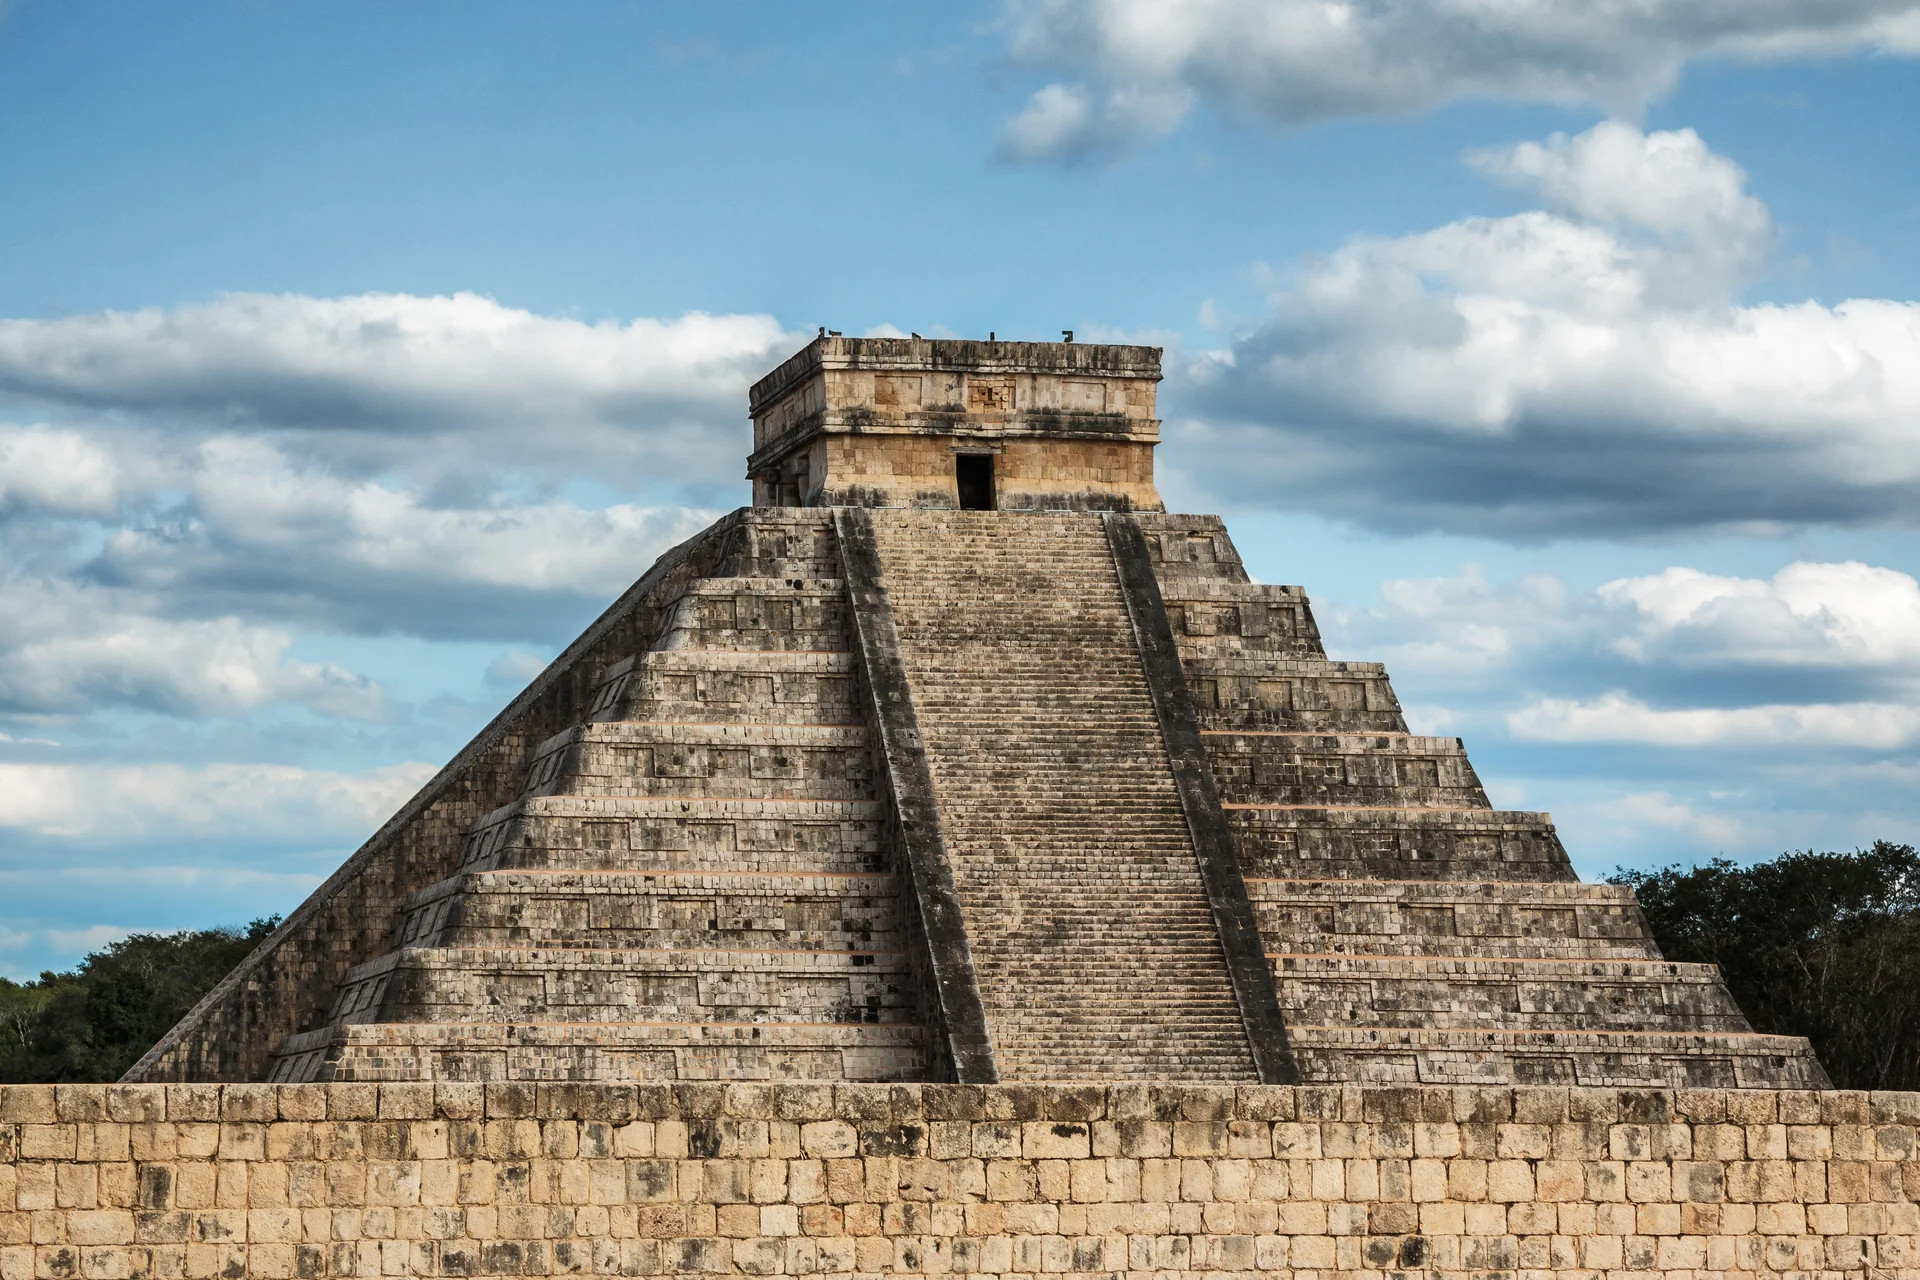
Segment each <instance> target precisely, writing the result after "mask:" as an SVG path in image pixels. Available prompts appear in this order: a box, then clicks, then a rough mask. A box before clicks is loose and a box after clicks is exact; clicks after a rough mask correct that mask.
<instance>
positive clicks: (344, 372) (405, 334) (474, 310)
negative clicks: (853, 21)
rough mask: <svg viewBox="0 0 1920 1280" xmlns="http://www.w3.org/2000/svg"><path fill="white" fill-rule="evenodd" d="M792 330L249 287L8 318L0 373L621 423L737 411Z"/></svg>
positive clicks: (282, 417) (34, 388)
mask: <svg viewBox="0 0 1920 1280" xmlns="http://www.w3.org/2000/svg"><path fill="white" fill-rule="evenodd" d="M795 340H796V336H795V335H793V334H790V333H788V332H787V331H785V330H784V329H782V328H781V327H780V325H779V324H778V323H777V322H776V321H775V320H774V319H773V318H772V317H771V316H765V315H722V316H714V315H704V314H700V313H693V314H689V315H685V316H681V317H679V318H677V319H672V320H658V319H646V318H643V319H638V320H632V321H629V322H627V323H625V324H620V323H616V322H612V321H608V322H602V323H598V324H590V323H587V322H585V321H581V320H575V319H571V318H567V317H560V316H542V315H536V314H534V313H533V312H530V311H524V310H520V309H518V308H514V307H508V306H503V305H502V304H500V303H498V302H496V301H494V300H493V299H491V298H486V297H482V296H480V295H478V294H472V293H457V294H454V295H452V296H451V297H418V296H414V295H411V294H394V293H371V294H362V295H359V296H356V297H347V298H312V297H305V296H302V295H298V294H247V293H236V294H228V295H226V296H224V297H222V298H220V299H218V300H216V301H214V302H210V303H205V304H201V305H197V306H185V307H177V308H172V309H160V308H150V309H147V310H143V311H132V312H121V311H107V312H98V313H94V314H90V315H81V316H72V317H68V318H65V319H59V320H0V390H5V391H10V392H13V393H15V394H18V395H23V396H31V397H34V398H37V399H41V400H47V401H53V402H58V403H65V404H80V405H87V406H92V407H97V408H111V409H119V410H130V411H134V412H154V411H161V410H166V411H174V412H178V413H182V414H189V415H193V416H194V417H196V418H201V419H206V420H212V421H218V422H224V423H228V424H231V425H253V426H276V427H295V428H300V429H303V430H312V429H316V428H321V427H372V428H377V429H380V430H392V429H395V428H404V427H418V428H435V427H442V426H449V425H453V426H458V425H461V424H467V423H473V422H506V423H511V424H521V425H527V426H533V425H536V424H539V423H542V422H551V421H560V422H579V421H589V420H591V421H604V422H616V423H623V422H630V421H633V420H635V419H636V418H637V417H642V416H644V415H646V414H648V413H650V412H653V411H657V410H659V409H661V408H663V407H669V408H670V407H672V406H675V405H679V404H703V405H721V406H724V407H726V408H729V409H732V410H734V411H736V412H738V411H740V410H741V409H742V408H743V407H744V391H745V388H746V384H747V381H748V380H750V379H751V378H753V377H757V376H758V375H759V374H760V373H763V372H765V368H766V365H767V361H768V358H769V357H770V356H774V355H784V354H785V348H786V347H787V346H789V345H792V344H793V342H794V341H795Z"/></svg>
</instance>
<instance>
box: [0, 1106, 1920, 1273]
mask: <svg viewBox="0 0 1920 1280" xmlns="http://www.w3.org/2000/svg"><path fill="white" fill-rule="evenodd" d="M1916 1125H1920V1094H1905V1093H1901V1094H1863V1093H1848V1092H1837V1091H1836V1092H1824V1093H1814V1092H1805V1093H1797V1092H1796V1093H1788V1092H1780V1093H1775V1092H1766V1091H1753V1090H1749V1091H1719V1090H1714V1091H1701V1092H1678V1093H1672V1092H1629V1091H1618V1090H1581V1089H1572V1090H1568V1089H1474V1088H1462V1089H1384V1088H1372V1089H1363V1088H1351V1087H1349V1088H1333V1087H1328V1088H1316V1087H1303V1088H1287V1087H1267V1086H1261V1087H1248V1088H1241V1089H1237V1090H1236V1089H1229V1088H1201V1087H1180V1086H1151V1085H1132V1086H1112V1087H1104V1086H1086V1087H1027V1086H1015V1085H988V1086H968V1085H908V1086H884V1085H836V1086H822V1085H806V1084H792V1085H762V1084H752V1085H717V1084H716V1085H673V1086H647V1085H642V1086H631V1087H630V1086H602V1085H592V1086H568V1085H547V1086H533V1085H377V1086H376V1085H284V1086H271V1085H224V1086H221V1085H117V1086H95V1085H74V1086H60V1087H57V1088H55V1087H47V1086H25V1085H22V1086H7V1087H0V1277H4V1280H27V1278H28V1277H60V1276H102V1277H123V1276H146V1275H152V1276H219V1277H240V1276H249V1275H252V1276H327V1275H396V1274H427V1275H481V1274H485V1275H499V1274H504V1275H520V1274H526V1275H546V1274H558V1273H597V1274H630V1275H654V1274H665V1273H681V1274H684V1273H690V1272H699V1273H723V1274H747V1275H767V1274H813V1273H865V1274H875V1275H878V1274H894V1275H899V1274H934V1273H947V1272H985V1273H989V1274H995V1275H998V1274H1008V1273H1020V1274H1042V1273H1046V1274H1061V1273H1089V1274H1091V1273H1101V1274H1112V1273H1119V1272H1129V1273H1140V1274H1145V1273H1150V1272H1151V1273H1157V1274H1163V1275H1164V1274H1177V1273H1186V1272H1193V1273H1198V1272H1209V1273H1216V1272H1228V1271H1253V1270H1259V1271H1271V1272H1290V1273H1292V1274H1293V1275H1295V1276H1296V1277H1299V1278H1300V1280H1319V1278H1320V1277H1329V1278H1330V1277H1331V1276H1333V1275H1334V1274H1335V1273H1342V1274H1352V1273H1358V1272H1396V1273H1408V1272H1422V1273H1450V1274H1461V1275H1465V1274H1469V1273H1471V1274H1474V1275H1479V1276H1497V1277H1500V1280H1508V1278H1511V1277H1519V1278H1521V1280H1532V1278H1535V1277H1545V1276H1547V1275H1548V1274H1549V1273H1560V1274H1561V1275H1564V1276H1568V1277H1581V1278H1582V1280H1586V1278H1589V1277H1590V1278H1593V1280H1598V1277H1599V1276H1600V1275H1601V1273H1606V1275H1607V1276H1609V1277H1617V1278H1620V1280H1640V1278H1642V1277H1647V1278H1650V1277H1653V1276H1655V1275H1660V1276H1665V1277H1671V1278H1673V1280H1708V1278H1709V1277H1722V1276H1726V1277H1734V1276H1748V1275H1753V1276H1757V1275H1761V1274H1767V1273H1786V1274H1800V1275H1808V1276H1812V1275H1822V1276H1830V1277H1835V1278H1837V1277H1839V1276H1842V1275H1848V1274H1852V1275H1858V1276H1860V1277H1862V1280H1916V1277H1920V1252H1917V1250H1920V1209H1917V1208H1916V1205H1915V1203H1914V1199H1915V1195H1916V1192H1920V1161H1916V1159H1915V1147H1914V1135H1915V1127H1916Z"/></svg>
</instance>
